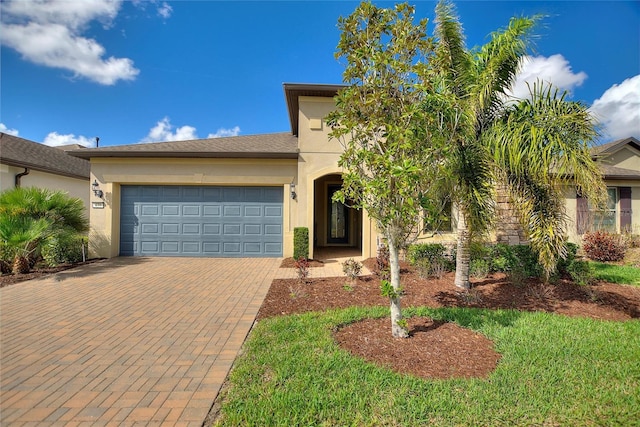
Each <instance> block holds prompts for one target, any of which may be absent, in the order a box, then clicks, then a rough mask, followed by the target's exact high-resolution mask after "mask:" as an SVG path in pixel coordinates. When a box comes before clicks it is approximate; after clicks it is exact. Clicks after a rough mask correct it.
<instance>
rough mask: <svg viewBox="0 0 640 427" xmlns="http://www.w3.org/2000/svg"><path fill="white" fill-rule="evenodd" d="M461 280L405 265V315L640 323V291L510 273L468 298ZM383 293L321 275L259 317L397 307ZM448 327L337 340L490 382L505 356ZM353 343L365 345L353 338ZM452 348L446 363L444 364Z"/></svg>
mask: <svg viewBox="0 0 640 427" xmlns="http://www.w3.org/2000/svg"><path fill="white" fill-rule="evenodd" d="M374 263H375V260H374V259H369V260H365V262H364V264H365V265H367V266H368V267H369V269H370V270H373V269H374ZM453 279H454V273H453V272H449V273H446V274H445V275H444V276H442V277H441V278H439V279H438V278H422V277H420V276H419V275H418V274H417V272H416V271H415V270H414V269H413V268H412V267H411V266H410V265H409V264H407V263H403V264H402V288H403V291H404V294H403V296H402V306H403V308H409V307H430V308H440V307H471V308H486V309H515V310H523V311H529V312H534V311H544V312H549V313H556V314H561V315H565V316H571V317H587V318H592V319H597V320H607V321H627V320H631V319H636V318H640V287H635V286H630V285H619V284H612V283H606V282H601V281H600V282H596V283H595V284H594V285H591V286H579V285H576V284H574V283H573V282H572V281H571V280H568V279H566V278H565V279H560V280H559V281H557V283H555V284H543V283H541V282H540V281H539V280H537V279H530V280H528V281H526V283H522V284H518V285H516V284H513V283H511V282H510V281H509V280H508V278H507V277H506V276H505V274H503V273H494V274H491V275H489V276H487V277H486V278H484V279H475V280H472V285H473V287H472V289H471V290H470V291H462V290H460V289H458V288H456V287H455V286H454V284H453ZM379 287H380V279H379V278H378V277H377V276H376V275H371V276H363V277H359V278H358V279H357V280H356V281H355V282H352V281H350V280H349V279H348V278H346V277H331V278H315V279H314V278H313V272H311V277H309V278H308V279H306V281H304V282H302V281H300V280H297V279H276V280H274V282H273V283H272V285H271V288H270V289H269V292H268V293H267V296H266V298H265V300H264V302H263V304H262V306H261V308H260V311H259V312H258V317H257V318H258V320H261V319H265V318H268V317H273V316H283V315H290V314H295V313H304V312H311V311H324V310H328V309H337V308H347V307H351V306H363V307H364V306H385V307H386V306H388V305H389V301H388V299H387V298H385V297H382V296H381V295H380V288H379ZM442 326H443V325H437V326H434V324H433V322H431V320H430V319H410V322H409V329H410V338H409V339H394V338H392V337H391V331H390V320H389V319H388V318H386V319H381V320H367V321H366V323H364V322H358V323H355V324H352V325H349V326H347V327H346V328H345V330H343V331H341V332H340V333H339V334H337V335H336V340H337V341H338V343H339V344H340V346H341V347H343V348H344V349H347V350H349V351H350V352H351V353H353V354H355V355H357V356H359V357H363V358H365V359H366V360H368V361H370V362H372V363H375V364H378V365H383V366H387V367H389V368H391V369H392V370H394V371H396V372H401V373H405V374H412V375H415V376H420V377H430V378H447V377H469V376H476V377H484V376H486V375H487V374H488V373H489V372H490V371H491V370H492V369H493V368H494V367H495V364H496V363H497V360H498V359H499V357H496V353H495V350H494V349H493V346H492V344H491V342H490V341H489V340H486V339H484V340H483V339H480V338H477V339H476V338H473V337H471V336H467V334H468V333H469V331H468V330H466V329H464V328H459V327H453V326H451V327H449V326H447V327H442ZM349 334H350V335H349ZM348 336H351V337H352V338H355V337H357V339H348V338H347V337H348ZM470 344H474V345H471V346H470ZM438 346H443V347H438ZM434 348H441V349H442V350H443V352H439V353H438V354H439V356H438V357H434V354H432V350H433V349H434ZM445 349H446V357H441V356H442V355H444V354H445V353H444V350H445ZM391 352H392V353H391ZM456 367H458V368H456Z"/></svg>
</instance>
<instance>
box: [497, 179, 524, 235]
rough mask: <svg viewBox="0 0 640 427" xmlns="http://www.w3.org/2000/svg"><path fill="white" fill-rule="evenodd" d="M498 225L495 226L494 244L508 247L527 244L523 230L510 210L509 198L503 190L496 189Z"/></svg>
mask: <svg viewBox="0 0 640 427" xmlns="http://www.w3.org/2000/svg"><path fill="white" fill-rule="evenodd" d="M496 212H497V214H498V223H497V224H496V242H497V243H506V244H509V245H524V244H527V243H528V241H527V238H526V236H525V234H524V230H523V229H522V226H521V225H520V222H519V221H518V218H517V217H516V215H515V214H514V212H513V209H512V208H511V203H510V202H509V197H508V196H507V193H506V191H505V190H504V188H498V189H497V206H496Z"/></svg>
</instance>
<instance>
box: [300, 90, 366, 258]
mask: <svg viewBox="0 0 640 427" xmlns="http://www.w3.org/2000/svg"><path fill="white" fill-rule="evenodd" d="M298 102H299V109H300V115H299V122H298V139H299V147H300V159H299V163H298V177H299V180H298V182H297V183H296V185H297V188H298V194H299V197H298V199H297V200H296V202H295V203H296V205H297V211H298V218H299V222H298V226H302V227H308V228H309V238H310V241H311V242H314V239H316V238H317V242H318V244H326V239H323V237H324V236H323V234H326V233H324V230H325V228H324V227H325V226H326V223H325V222H324V214H323V213H322V212H321V213H320V214H318V212H316V211H314V200H315V196H316V188H315V181H316V180H318V179H321V178H322V177H324V176H327V175H332V174H338V175H339V174H341V173H342V169H341V168H339V167H338V160H339V159H340V154H341V153H342V145H341V143H340V142H339V141H338V140H335V139H330V138H329V132H330V129H329V127H328V126H327V124H326V122H325V120H324V119H325V117H326V116H327V114H329V113H330V112H331V111H332V110H333V109H334V108H335V103H334V101H333V99H331V98H314V97H305V96H301V97H300V98H299V99H298ZM319 196H320V197H321V198H322V197H324V196H323V195H322V194H320V195H319ZM320 207H322V208H324V206H317V208H320ZM314 217H317V218H316V219H317V220H318V229H317V230H314V223H315V221H314ZM315 231H318V236H316V235H315ZM376 242H377V233H376V232H375V227H374V226H373V224H372V223H371V221H370V220H369V217H368V216H367V214H366V212H363V213H362V256H363V257H364V258H369V257H372V256H375V255H376V251H377V244H376ZM312 246H313V245H312ZM311 252H312V253H311V254H310V255H311V256H312V257H313V247H312V248H311Z"/></svg>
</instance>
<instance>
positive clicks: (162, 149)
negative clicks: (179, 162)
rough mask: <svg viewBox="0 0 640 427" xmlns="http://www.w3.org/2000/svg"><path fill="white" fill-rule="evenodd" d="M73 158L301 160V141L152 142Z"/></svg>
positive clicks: (268, 137)
mask: <svg viewBox="0 0 640 427" xmlns="http://www.w3.org/2000/svg"><path fill="white" fill-rule="evenodd" d="M68 153H69V154H71V155H72V156H77V157H81V158H84V159H90V158H94V157H204V158H206V157H214V158H215V157H222V158H273V159H296V158H298V138H296V137H295V136H293V135H290V134H289V133H272V134H263V135H247V136H244V135H243V136H231V137H226V138H207V139H194V140H189V141H171V142H152V143H140V144H130V145H117V146H110V147H102V148H89V149H84V150H73V151H69V152H68Z"/></svg>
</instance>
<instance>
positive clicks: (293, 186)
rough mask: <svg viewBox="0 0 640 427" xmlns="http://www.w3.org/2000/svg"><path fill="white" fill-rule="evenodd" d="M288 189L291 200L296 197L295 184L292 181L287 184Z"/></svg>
mask: <svg viewBox="0 0 640 427" xmlns="http://www.w3.org/2000/svg"><path fill="white" fill-rule="evenodd" d="M289 190H291V198H292V199H293V200H295V199H296V185H295V184H294V183H293V182H292V183H291V184H289Z"/></svg>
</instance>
